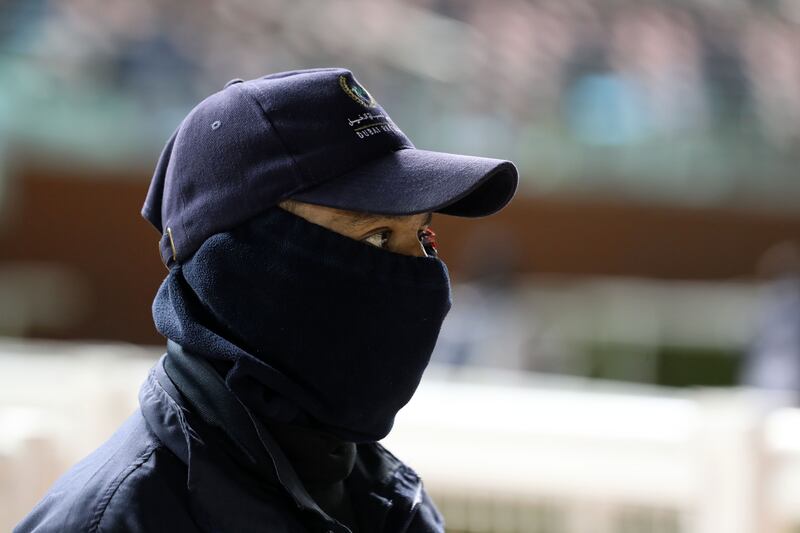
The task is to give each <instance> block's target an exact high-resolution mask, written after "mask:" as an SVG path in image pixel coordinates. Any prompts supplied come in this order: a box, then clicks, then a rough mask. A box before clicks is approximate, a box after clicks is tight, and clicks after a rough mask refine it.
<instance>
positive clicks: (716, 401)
mask: <svg viewBox="0 0 800 533" xmlns="http://www.w3.org/2000/svg"><path fill="white" fill-rule="evenodd" d="M161 352H162V350H161V349H160V348H140V347H136V346H126V345H107V344H89V345H87V344H80V345H79V344H75V345H70V344H62V343H36V344H27V343H26V344H21V343H14V342H11V341H9V342H6V343H0V530H1V531H8V530H10V529H11V527H12V525H13V524H14V523H16V522H17V521H18V520H19V519H20V518H21V517H22V516H23V515H24V514H25V513H26V512H27V511H28V510H29V509H30V508H31V507H32V506H33V504H34V503H35V502H36V501H37V500H38V499H39V498H40V497H41V495H42V494H43V493H44V491H45V490H46V489H47V487H48V486H49V485H50V484H51V483H52V481H53V480H54V479H55V478H56V477H57V476H58V475H60V473H62V472H63V471H64V470H65V469H66V468H67V467H68V466H69V465H70V464H72V463H74V462H75V461H76V460H77V459H79V458H80V457H82V456H83V455H85V454H87V453H88V452H90V451H91V450H92V449H93V448H94V447H96V446H97V445H98V444H99V443H101V442H102V441H103V440H105V439H106V438H107V437H108V436H109V435H110V434H111V432H112V431H113V430H114V428H115V427H116V426H117V425H118V424H119V423H120V422H121V421H122V420H123V419H124V418H126V417H127V416H128V415H129V414H130V413H131V412H132V410H133V409H135V408H136V394H137V392H138V388H139V385H140V383H141V382H142V380H143V379H144V376H145V375H146V372H147V370H148V368H149V367H150V366H151V365H152V363H153V362H154V360H155V359H156V357H158V355H160V353H161ZM385 444H386V446H387V447H388V448H389V449H390V450H391V451H392V452H394V453H395V454H396V455H398V456H399V457H400V458H401V459H403V460H405V461H407V462H408V463H410V464H411V465H412V466H413V467H414V468H415V469H416V470H417V471H418V472H419V473H420V474H421V475H422V476H423V478H424V479H425V482H426V486H427V487H428V489H429V490H430V492H431V493H432V494H433V496H434V499H435V500H436V501H437V503H438V504H439V506H440V508H441V509H442V510H443V512H444V514H445V516H446V518H447V521H448V527H449V529H450V530H451V531H454V532H455V531H460V532H508V533H511V532H539V533H562V532H563V533H573V532H581V533H584V532H591V533H631V532H636V533H667V532H670V533H672V532H674V533H678V532H681V533H684V532H685V533H787V532H790V531H793V529H792V528H793V527H795V528H796V527H797V524H800V410H796V409H789V408H780V409H767V408H766V404H765V403H764V401H763V398H761V397H759V396H757V395H755V394H754V393H752V392H747V391H708V390H706V391H700V390H698V391H681V392H677V391H674V390H663V389H655V388H645V387H638V386H636V387H631V386H622V385H616V384H614V385H610V384H597V383H589V382H585V381H578V380H564V379H552V378H543V377H533V376H531V377H522V376H519V375H516V374H500V373H497V372H493V373H491V374H489V373H487V372H478V371H476V370H471V371H466V372H464V371H462V372H459V373H458V374H457V376H456V377H453V376H452V375H450V376H446V375H445V372H444V369H430V371H429V374H428V376H427V377H426V380H425V381H424V382H423V384H422V385H421V386H420V389H419V391H418V392H417V395H416V396H415V397H414V399H413V400H412V402H411V403H410V404H409V405H408V406H407V407H406V408H405V409H404V410H403V411H401V413H400V415H399V416H398V419H397V423H396V425H395V429H394V430H393V432H392V434H391V435H390V436H389V437H388V438H387V439H386V441H385Z"/></svg>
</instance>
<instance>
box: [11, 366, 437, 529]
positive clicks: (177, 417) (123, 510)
mask: <svg viewBox="0 0 800 533" xmlns="http://www.w3.org/2000/svg"><path fill="white" fill-rule="evenodd" d="M165 357H166V354H165V355H164V356H162V357H161V359H160V360H159V361H158V363H156V365H155V366H154V367H153V368H152V369H151V370H150V373H149V375H148V377H147V379H146V380H145V382H144V383H143V384H142V386H141V389H140V391H139V404H140V407H139V409H138V410H137V411H136V412H134V413H133V414H132V415H131V416H130V417H129V418H128V419H127V420H126V421H125V422H124V423H123V424H122V426H120V427H119V428H118V429H117V431H116V432H115V433H114V434H113V435H112V436H111V437H110V438H109V439H108V440H107V441H106V442H105V443H103V444H102V445H101V446H100V447H99V448H98V449H96V450H95V451H94V452H92V453H91V454H90V455H89V456H87V457H86V458H84V459H83V460H82V461H80V462H79V463H77V464H76V465H74V466H73V467H72V468H71V469H70V470H69V471H68V472H67V473H66V474H64V475H63V476H62V477H61V478H60V479H59V480H58V481H56V483H55V484H54V485H53V486H52V487H51V488H50V490H49V491H48V492H47V494H46V495H45V496H44V498H43V499H42V500H41V501H40V502H39V503H38V504H37V505H36V507H35V508H34V509H33V510H32V511H31V512H30V514H29V515H28V516H26V517H25V518H24V519H23V520H22V522H20V523H19V524H18V525H17V527H16V528H15V529H14V533H56V532H57V533H72V532H75V533H77V532H81V533H106V532H126V533H127V532H130V533H145V532H148V533H153V532H170V533H173V532H176V533H181V532H191V533H195V532H197V533H200V532H203V533H212V532H213V533H221V532H235V533H251V532H252V533H256V532H258V533H296V532H297V533H299V532H320V533H350V530H349V529H348V528H347V527H346V526H344V525H342V524H340V523H339V522H337V521H336V520H334V519H332V518H331V517H329V516H328V515H327V514H325V512H324V511H322V510H321V509H320V508H319V507H318V506H317V505H316V504H315V502H314V501H313V499H312V498H311V497H310V496H309V495H308V493H307V492H306V491H305V489H304V488H303V486H302V483H301V482H300V481H299V479H298V477H297V475H296V474H295V473H294V470H293V469H292V467H291V464H290V463H289V461H288V460H287V459H286V457H285V456H284V455H283V453H282V452H281V450H280V448H278V446H277V445H276V444H275V443H274V441H273V440H271V439H270V438H269V435H262V437H263V442H264V445H265V447H266V448H267V452H268V454H269V456H270V457H271V459H272V466H273V467H274V468H273V469H272V472H271V475H263V473H259V474H258V475H256V474H255V473H253V472H252V471H248V469H246V468H243V467H242V464H244V462H243V461H238V460H237V458H236V457H232V456H231V453H230V451H229V449H227V450H225V449H221V448H219V447H217V446H214V443H215V436H214V435H213V431H214V428H212V427H211V426H208V425H206V424H204V423H203V421H202V420H201V419H200V418H199V417H198V416H197V415H196V414H195V413H193V412H192V410H191V409H190V408H189V405H188V403H187V402H186V401H185V399H184V398H183V397H182V396H181V393H180V392H179V391H178V389H177V388H176V387H175V385H174V383H173V382H172V381H171V380H170V378H169V376H168V375H167V373H166V372H165V370H164V360H165ZM346 483H347V486H348V489H349V490H350V492H351V498H352V502H353V507H354V509H355V512H356V514H357V515H358V519H359V526H360V533H383V532H385V533H401V532H409V533H434V532H443V531H444V526H443V520H442V517H441V515H440V514H439V512H438V510H437V509H436V507H435V506H434V504H433V502H432V501H431V499H430V498H429V497H428V494H427V493H426V491H425V489H424V487H423V485H422V482H421V480H420V478H419V476H418V475H417V474H416V473H415V472H414V471H413V470H412V469H411V468H409V467H408V466H407V465H405V464H404V463H403V462H402V461H400V460H399V459H397V458H396V457H394V456H393V455H392V454H391V453H389V452H388V451H387V450H386V449H385V448H383V447H382V446H381V445H380V444H379V443H366V444H359V445H358V452H357V460H356V465H355V468H354V469H353V472H352V474H351V475H350V477H349V478H348V480H347V481H346Z"/></svg>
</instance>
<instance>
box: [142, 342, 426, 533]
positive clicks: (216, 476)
mask: <svg viewBox="0 0 800 533" xmlns="http://www.w3.org/2000/svg"><path fill="white" fill-rule="evenodd" d="M180 349H181V348H180V346H179V345H177V344H175V343H172V342H171V341H170V343H169V345H168V350H169V351H173V350H180ZM196 359H201V358H196ZM166 360H167V354H164V355H163V356H162V357H161V359H160V360H159V361H158V363H156V365H155V366H154V367H153V368H152V369H151V372H150V374H149V376H148V378H147V380H146V381H145V382H144V384H143V385H142V387H141V389H140V391H139V402H140V405H141V409H142V413H143V415H144V417H145V419H146V420H147V423H148V425H149V426H150V428H151V430H152V431H153V432H154V433H155V434H156V436H157V437H158V438H159V439H160V440H161V442H162V443H163V444H164V445H165V446H166V447H167V448H168V449H170V451H172V452H173V453H174V454H175V455H176V456H177V457H178V458H179V459H180V460H181V461H182V462H184V463H185V464H186V465H187V466H188V476H187V489H188V491H189V495H190V505H191V507H192V511H193V513H194V514H195V516H196V517H197V518H198V519H199V520H198V522H199V523H203V524H207V525H208V529H209V531H219V530H225V531H229V530H230V531H241V532H244V533H247V532H250V531H253V532H254V533H255V531H263V526H264V524H274V523H276V519H282V520H283V521H284V522H285V521H286V520H287V515H288V513H286V508H287V507H288V508H290V509H292V510H293V511H297V512H296V513H292V514H293V515H294V518H293V520H298V521H302V522H303V523H305V524H308V522H309V521H310V522H313V523H317V524H319V527H320V528H321V529H327V530H330V531H336V532H341V533H349V530H348V529H347V528H346V527H344V526H343V525H341V524H339V523H338V522H336V521H335V520H333V519H332V518H331V517H329V516H328V515H327V514H325V512H324V511H322V509H320V508H319V506H317V505H316V503H315V502H314V500H313V499H312V498H311V496H310V495H309V494H308V492H307V491H306V490H305V488H304V487H303V485H302V483H301V482H300V480H299V478H298V477H297V475H296V473H295V472H294V469H293V468H292V466H291V464H290V463H289V461H288V459H287V458H286V457H285V455H284V454H283V452H282V451H281V450H280V448H279V447H278V445H277V444H276V442H275V440H274V439H273V438H272V436H271V435H270V434H269V431H268V430H267V428H266V427H265V426H264V425H263V424H262V423H260V422H259V421H258V420H257V419H253V418H252V417H250V418H249V420H250V422H251V424H250V426H249V427H250V431H245V432H238V433H237V434H236V435H235V436H234V438H232V439H231V436H230V434H229V433H228V432H227V431H225V432H223V431H221V430H220V429H218V428H216V427H214V426H213V425H210V424H208V423H207V419H208V418H209V417H213V416H225V417H227V416H236V417H239V420H242V418H241V416H242V413H245V414H247V413H248V411H247V410H246V409H243V408H242V406H241V404H238V400H236V398H235V396H233V394H231V393H228V394H227V395H218V394H215V395H213V396H214V401H209V402H204V403H205V404H206V406H207V408H208V409H209V411H207V412H204V413H203V416H201V415H200V412H202V411H203V410H202V409H200V410H198V409H192V408H191V407H190V404H189V403H188V402H187V400H186V398H185V397H184V396H183V395H182V394H181V392H180V391H179V390H178V389H177V387H176V386H175V384H174V383H173V381H172V379H170V375H169V374H167V371H166V370H165V361H166ZM212 370H213V369H212ZM205 386H208V383H206V382H204V383H203V387H205ZM223 386H224V384H223ZM203 387H201V388H203ZM211 387H212V388H213V387H215V385H211ZM226 390H227V389H226ZM217 392H224V391H217ZM220 398H222V400H221V401H220ZM220 403H222V404H223V405H220ZM237 405H238V407H237ZM236 412H238V413H239V414H232V413H236ZM248 416H249V415H248ZM223 420H228V418H223ZM237 427H241V426H239V425H237ZM226 439H227V445H223V444H222V443H223V441H225V440H226ZM234 473H235V474H234ZM346 483H347V484H348V486H349V487H350V489H351V493H352V498H353V505H354V507H355V508H357V509H359V513H360V514H361V515H362V516H363V515H366V516H364V519H365V520H367V521H368V523H369V524H371V526H370V531H372V530H373V529H372V528H373V527H374V526H375V525H376V524H382V525H383V526H382V527H381V530H382V531H392V532H393V531H405V529H406V528H407V526H408V523H409V522H410V520H411V519H412V518H413V515H414V513H415V512H416V509H417V506H418V505H419V503H420V498H421V492H422V485H421V482H420V479H419V477H418V476H417V475H416V473H415V472H414V471H413V470H411V469H410V468H409V467H408V466H406V465H405V464H403V463H402V462H401V461H400V460H398V459H397V458H396V457H394V456H393V455H392V454H391V453H389V452H388V451H387V450H386V449H385V448H383V447H382V446H381V445H380V444H378V443H366V444H359V445H358V455H357V459H356V465H355V468H354V470H353V473H352V474H351V476H350V478H348V480H347V482H346ZM276 498H277V499H278V500H279V501H280V500H283V501H284V503H283V504H281V505H278V506H270V505H265V501H275V500H276ZM287 499H288V501H287ZM287 527H288V526H287Z"/></svg>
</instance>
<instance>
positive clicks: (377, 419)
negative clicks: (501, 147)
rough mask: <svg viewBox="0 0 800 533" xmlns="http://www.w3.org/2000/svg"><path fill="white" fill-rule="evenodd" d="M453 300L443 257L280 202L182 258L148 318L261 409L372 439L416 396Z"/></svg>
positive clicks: (274, 416)
mask: <svg viewBox="0 0 800 533" xmlns="http://www.w3.org/2000/svg"><path fill="white" fill-rule="evenodd" d="M450 303H451V300H450V283H449V278H448V274H447V268H446V267H445V265H444V263H443V262H442V261H441V260H439V259H438V258H435V257H412V256H405V255H400V254H396V253H393V252H389V251H386V250H382V249H379V248H376V247H373V246H370V245H368V244H365V243H362V242H359V241H356V240H353V239H350V238H348V237H345V236H343V235H340V234H338V233H336V232H333V231H331V230H329V229H327V228H324V227H322V226H318V225H316V224H313V223H311V222H308V221H306V220H304V219H303V218H301V217H298V216H296V215H294V214H291V213H289V212H287V211H284V210H283V209H280V208H278V207H273V208H270V209H269V210H267V211H265V212H264V213H262V214H261V215H260V216H258V217H256V218H254V219H252V220H250V221H248V222H247V223H244V224H241V225H239V226H237V227H236V228H234V229H232V230H230V231H227V232H223V233H219V234H216V235H214V236H212V237H211V238H209V239H208V240H207V241H206V242H204V243H203V245H202V246H201V247H200V249H199V250H198V251H197V253H196V254H194V255H193V256H192V257H191V258H190V259H189V260H187V261H186V262H185V263H183V264H180V265H175V266H174V267H173V268H172V269H171V271H170V273H169V275H168V276H167V278H166V279H165V280H164V282H163V283H162V285H161V287H160V288H159V290H158V293H157V295H156V298H155V301H154V302H153V317H154V320H155V324H156V328H157V329H158V331H160V332H161V333H162V334H163V335H164V336H165V337H167V338H169V339H172V340H173V341H175V342H177V343H178V344H180V345H181V346H183V347H185V348H186V349H187V350H188V351H190V352H192V353H194V354H198V355H199V356H201V357H206V358H208V359H209V360H211V361H218V362H223V363H227V367H228V370H227V371H226V373H225V382H226V384H227V386H228V387H229V388H230V390H231V391H232V392H233V393H234V394H235V395H236V396H237V397H238V398H239V400H240V401H241V402H242V403H243V404H244V405H245V406H246V407H247V408H248V409H251V410H252V411H253V412H254V414H255V416H258V417H262V418H264V419H267V420H275V421H279V422H291V423H301V424H309V425H311V426H313V427H318V428H320V429H324V430H325V431H328V432H330V433H332V434H334V435H336V436H337V437H339V438H341V439H343V440H347V441H352V442H371V441H377V440H380V439H382V438H383V437H385V436H386V435H387V434H388V433H389V431H390V429H391V427H392V424H393V422H394V417H395V415H396V413H397V411H398V410H399V409H400V408H402V407H403V406H404V405H405V404H406V403H407V402H408V401H409V400H410V399H411V397H412V395H413V394H414V391H415V390H416V388H417V386H418V384H419V381H420V379H421V377H422V373H423V371H424V370H425V368H426V366H427V364H428V361H429V359H430V355H431V352H432V351H433V347H434V344H435V342H436V338H437V336H438V334H439V329H440V327H441V323H442V320H443V319H444V317H445V315H446V313H447V311H448V310H449V308H450Z"/></svg>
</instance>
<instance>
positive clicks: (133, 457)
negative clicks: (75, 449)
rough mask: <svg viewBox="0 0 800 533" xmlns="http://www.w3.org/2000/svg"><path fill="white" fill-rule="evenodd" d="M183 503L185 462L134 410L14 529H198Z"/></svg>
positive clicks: (66, 532)
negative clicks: (184, 510)
mask: <svg viewBox="0 0 800 533" xmlns="http://www.w3.org/2000/svg"><path fill="white" fill-rule="evenodd" d="M186 501H187V498H186V465H185V464H183V463H182V462H181V461H180V460H179V459H178V458H177V457H176V456H175V455H174V454H173V453H172V452H171V451H169V450H168V449H167V448H166V447H165V446H163V445H162V444H161V442H160V441H159V440H158V439H157V438H156V437H155V435H153V434H152V432H151V431H150V430H149V429H148V427H147V425H146V423H145V421H144V418H143V417H142V415H141V411H139V410H137V411H136V412H135V413H134V414H133V415H131V417H129V418H128V420H126V421H125V422H124V423H123V424H122V426H120V427H119V428H118V429H117V431H116V432H115V433H114V434H113V435H112V436H111V437H110V438H109V439H108V440H107V441H106V442H105V443H103V444H102V445H101V446H100V447H99V448H97V449H96V450H94V451H93V452H92V453H91V454H89V455H88V456H87V457H85V458H84V459H83V460H81V461H80V462H79V463H77V464H75V465H74V466H73V467H72V468H70V470H69V471H67V472H66V473H65V474H64V475H62V476H61V477H60V478H59V479H58V480H57V481H56V482H55V483H54V484H53V486H52V487H51V488H50V489H49V490H48V492H47V493H46V494H45V496H44V497H43V498H42V500H41V501H40V502H39V503H38V504H37V505H36V507H34V508H33V510H32V511H31V512H30V514H28V516H26V517H25V518H24V519H23V520H22V522H20V523H19V524H18V525H17V527H16V528H15V529H14V533H50V532H59V533H71V532H81V533H87V532H88V533H102V532H108V531H115V532H116V531H126V532H144V531H164V530H169V531H187V532H190V531H194V530H196V527H194V525H193V524H192V522H191V519H190V518H189V515H188V512H185V513H181V512H180V511H179V510H180V509H181V508H186V505H187V503H186ZM167 509H169V512H161V511H166V510H167ZM156 517H157V520H158V522H157V523H154V522H155V521H156ZM165 520H169V521H170V522H175V523H174V525H173V524H172V523H166V522H165ZM164 528H166V529H164Z"/></svg>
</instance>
